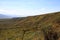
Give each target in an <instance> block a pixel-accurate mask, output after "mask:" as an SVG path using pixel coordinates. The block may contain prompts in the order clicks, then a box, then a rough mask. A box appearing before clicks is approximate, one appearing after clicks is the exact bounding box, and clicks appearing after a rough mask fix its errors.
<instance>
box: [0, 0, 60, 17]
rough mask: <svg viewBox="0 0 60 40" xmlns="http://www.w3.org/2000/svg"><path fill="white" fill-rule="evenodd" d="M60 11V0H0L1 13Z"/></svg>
mask: <svg viewBox="0 0 60 40" xmlns="http://www.w3.org/2000/svg"><path fill="white" fill-rule="evenodd" d="M57 11H60V0H0V14H6V15H11V16H30V15H40V14H45V13H49V12H57Z"/></svg>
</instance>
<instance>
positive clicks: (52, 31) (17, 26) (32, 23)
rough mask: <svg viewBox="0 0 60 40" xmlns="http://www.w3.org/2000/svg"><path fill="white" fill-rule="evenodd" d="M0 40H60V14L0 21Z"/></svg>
mask: <svg viewBox="0 0 60 40" xmlns="http://www.w3.org/2000/svg"><path fill="white" fill-rule="evenodd" d="M0 40H60V12H54V13H49V14H44V15H36V16H29V17H22V18H12V19H0Z"/></svg>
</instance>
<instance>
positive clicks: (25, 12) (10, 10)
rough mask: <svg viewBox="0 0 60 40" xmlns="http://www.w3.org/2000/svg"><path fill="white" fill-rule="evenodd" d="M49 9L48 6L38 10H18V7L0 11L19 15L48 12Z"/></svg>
mask: <svg viewBox="0 0 60 40" xmlns="http://www.w3.org/2000/svg"><path fill="white" fill-rule="evenodd" d="M46 10H47V11H46ZM49 11H50V10H49ZM49 11H48V9H46V8H41V9H37V10H28V9H19V10H17V9H0V13H2V14H7V15H17V16H29V15H39V14H46V13H47V12H49Z"/></svg>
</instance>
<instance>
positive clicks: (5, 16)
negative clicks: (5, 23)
mask: <svg viewBox="0 0 60 40" xmlns="http://www.w3.org/2000/svg"><path fill="white" fill-rule="evenodd" d="M4 18H11V16H8V15H4V14H0V19H4Z"/></svg>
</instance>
